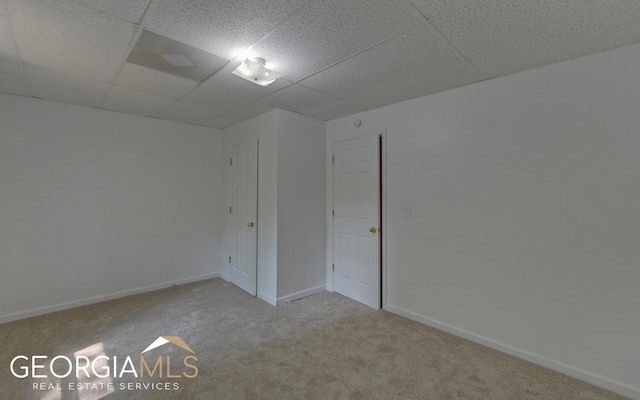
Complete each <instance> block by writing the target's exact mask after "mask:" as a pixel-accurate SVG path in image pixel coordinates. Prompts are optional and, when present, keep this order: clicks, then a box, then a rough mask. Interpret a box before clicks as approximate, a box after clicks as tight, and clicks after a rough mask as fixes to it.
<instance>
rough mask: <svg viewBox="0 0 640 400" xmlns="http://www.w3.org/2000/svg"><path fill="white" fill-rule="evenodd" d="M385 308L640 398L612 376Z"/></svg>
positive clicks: (635, 389) (639, 393) (636, 389)
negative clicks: (611, 377) (608, 376)
mask: <svg viewBox="0 0 640 400" xmlns="http://www.w3.org/2000/svg"><path fill="white" fill-rule="evenodd" d="M385 310H387V311H389V312H391V313H394V314H398V315H401V316H403V317H406V318H409V319H411V320H414V321H416V322H420V323H422V324H425V325H428V326H431V327H433V328H436V329H439V330H441V331H445V332H448V333H451V334H452V335H455V336H459V337H462V338H464V339H467V340H470V341H472V342H475V343H479V344H481V345H483V346H487V347H490V348H492V349H494V350H498V351H501V352H503V353H507V354H509V355H512V356H514V357H518V358H521V359H523V360H526V361H529V362H532V363H534V364H538V365H541V366H543V367H545V368H549V369H552V370H554V371H557V372H560V373H563V374H565V375H569V376H571V377H574V378H576V379H579V380H581V381H584V382H587V383H590V384H592V385H595V386H598V387H601V388H603V389H607V390H610V391H612V392H615V393H618V394H621V395H623V396H627V397H630V398H632V399H636V400H640V388H639V387H635V386H631V385H628V384H626V383H623V382H619V381H616V380H614V379H610V378H607V377H605V376H602V375H599V374H596V373H593V372H589V371H585V370H583V369H581V368H578V367H575V366H573V365H569V364H565V363H563V362H560V361H556V360H553V359H551V358H548V357H543V356H541V355H539V354H535V353H531V352H529V351H527V350H523V349H520V348H517V347H514V346H511V345H508V344H505V343H502V342H499V341H496V340H493V339H489V338H487V337H484V336H481V335H477V334H475V333H473V332H469V331H466V330H464V329H459V328H456V327H455V326H451V325H449V324H445V323H443V322H440V321H437V320H434V319H431V318H428V317H425V316H423V315H420V314H416V313H414V312H412V311H409V310H405V309H404V308H401V307H396V306H394V305H392V304H388V303H387V305H386V307H385Z"/></svg>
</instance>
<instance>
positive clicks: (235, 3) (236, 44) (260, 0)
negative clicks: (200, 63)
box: [145, 0, 307, 59]
mask: <svg viewBox="0 0 640 400" xmlns="http://www.w3.org/2000/svg"><path fill="white" fill-rule="evenodd" d="M306 2H307V0H253V1H252V0H217V1H210V0H160V2H159V3H158V5H157V6H156V7H155V9H154V11H153V12H152V13H151V15H150V17H149V19H148V21H147V22H146V25H145V26H146V27H148V28H149V29H151V30H153V31H154V32H156V33H160V34H163V35H165V36H167V37H170V38H172V39H174V40H177V41H180V42H183V43H187V44H189V45H191V46H195V47H198V48H200V49H202V50H205V51H208V52H210V53H213V54H216V55H218V56H221V57H224V58H227V59H231V58H233V57H235V56H236V55H238V54H239V53H240V52H242V51H243V50H245V49H246V48H247V47H249V46H250V45H251V44H252V43H253V42H255V41H256V40H258V39H259V38H261V37H262V36H263V35H264V34H266V33H267V32H269V31H270V30H271V29H273V27H275V26H276V25H277V24H278V23H279V22H281V21H282V20H284V19H285V18H286V17H287V16H288V15H290V14H291V13H293V12H294V11H295V10H296V9H297V8H298V7H300V6H302V5H303V4H304V3H306Z"/></svg>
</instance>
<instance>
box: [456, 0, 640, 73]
mask: <svg viewBox="0 0 640 400" xmlns="http://www.w3.org/2000/svg"><path fill="white" fill-rule="evenodd" d="M551 3H552V4H551ZM579 3H580V4H579ZM544 10H546V12H547V13H548V14H547V16H548V18H547V19H545V27H546V28H545V32H544V33H542V34H539V35H535V36H530V37H525V38H520V39H518V40H515V41H512V42H509V43H506V44H503V45H501V46H498V47H494V48H491V49H488V50H485V51H482V52H479V53H476V54H473V55H471V56H469V57H468V60H469V62H470V63H471V64H472V65H473V66H474V67H475V68H476V69H478V71H480V73H481V74H482V75H483V76H484V77H485V78H494V77H498V76H502V75H507V74H511V73H515V72H519V71H524V70H528V69H532V68H536V67H539V66H543V65H547V64H551V63H555V62H560V61H564V60H568V59H571V58H576V57H580V56H584V55H588V54H592V53H596V52H599V51H604V50H608V49H612V48H616V47H621V46H625V45H628V44H632V43H637V42H638V41H640V3H639V2H636V1H612V0H611V1H610V0H602V1H599V2H592V3H589V5H588V6H587V5H585V4H584V2H583V1H580V2H578V1H577V0H566V1H565V2H550V4H549V6H548V7H547V8H545V9H544ZM540 12H542V9H541V10H540Z"/></svg>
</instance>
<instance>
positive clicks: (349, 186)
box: [333, 135, 381, 309]
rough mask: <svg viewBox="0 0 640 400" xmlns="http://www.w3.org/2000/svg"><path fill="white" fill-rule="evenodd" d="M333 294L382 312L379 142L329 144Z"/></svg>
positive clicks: (373, 138)
mask: <svg viewBox="0 0 640 400" xmlns="http://www.w3.org/2000/svg"><path fill="white" fill-rule="evenodd" d="M333 208H334V210H333V213H334V217H333V218H334V219H333V249H334V250H333V251H334V256H333V257H334V258H333V261H334V274H333V285H334V290H335V291H336V292H338V293H341V294H343V295H345V296H347V297H350V298H352V299H354V300H357V301H359V302H361V303H364V304H366V305H369V306H371V307H373V308H376V309H378V308H380V293H381V290H380V275H381V274H380V137H379V136H377V135H375V136H368V137H364V138H359V139H354V140H348V141H343V142H336V143H334V145H333Z"/></svg>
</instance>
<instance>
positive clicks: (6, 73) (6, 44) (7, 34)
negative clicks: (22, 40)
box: [0, 0, 28, 96]
mask: <svg viewBox="0 0 640 400" xmlns="http://www.w3.org/2000/svg"><path fill="white" fill-rule="evenodd" d="M8 14H9V13H8V12H7V7H6V4H5V1H4V0H0V92H3V93H9V94H18V95H23V96H25V95H27V94H28V93H27V86H26V81H25V79H24V75H23V73H22V66H21V65H20V56H19V55H18V52H17V49H16V46H15V42H14V38H13V31H12V29H11V23H10V22H11V21H10V20H9V15H8Z"/></svg>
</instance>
